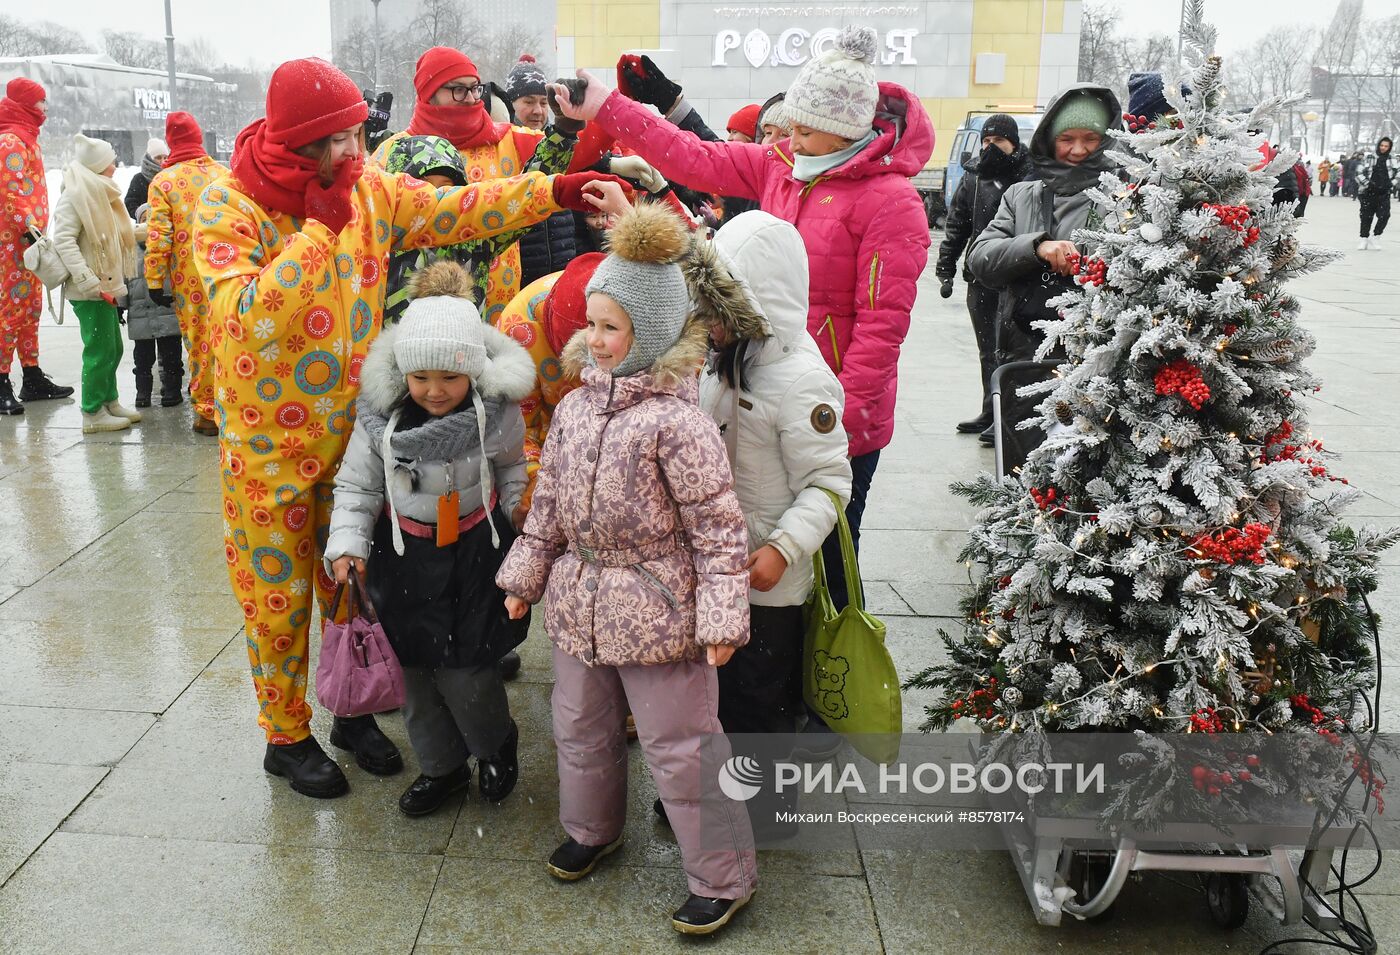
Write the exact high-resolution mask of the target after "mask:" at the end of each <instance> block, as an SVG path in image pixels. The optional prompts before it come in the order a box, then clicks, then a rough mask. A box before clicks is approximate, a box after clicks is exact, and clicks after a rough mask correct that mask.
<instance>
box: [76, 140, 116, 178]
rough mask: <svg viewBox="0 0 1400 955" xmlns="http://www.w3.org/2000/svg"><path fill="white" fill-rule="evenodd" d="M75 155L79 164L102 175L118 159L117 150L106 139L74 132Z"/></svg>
mask: <svg viewBox="0 0 1400 955" xmlns="http://www.w3.org/2000/svg"><path fill="white" fill-rule="evenodd" d="M73 150H74V156H73V158H74V159H76V160H77V161H78V163H79V165H82V166H86V167H87V168H88V169H91V170H92V171H93V172H95V173H97V174H98V175H101V174H102V173H104V172H106V171H107V167H108V166H110V165H112V163H114V162H116V161H117V151H116V150H115V149H113V148H112V144H111V143H109V142H107V140H105V139H92V138H91V137H89V136H84V135H83V134H82V133H74V134H73Z"/></svg>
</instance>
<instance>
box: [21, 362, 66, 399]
mask: <svg viewBox="0 0 1400 955" xmlns="http://www.w3.org/2000/svg"><path fill="white" fill-rule="evenodd" d="M72 396H73V389H72V388H69V387H68V386H67V385H56V384H54V382H53V379H52V378H50V377H49V376H48V375H46V374H44V370H43V369H42V368H40V367H39V366H38V365H32V366H29V367H26V368H25V369H24V384H23V385H21V386H20V389H19V400H20V401H48V400H50V399H53V398H71V397H72Z"/></svg>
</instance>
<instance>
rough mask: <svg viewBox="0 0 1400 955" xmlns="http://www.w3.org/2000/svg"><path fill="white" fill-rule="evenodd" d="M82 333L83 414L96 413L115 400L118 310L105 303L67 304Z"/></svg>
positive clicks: (119, 348)
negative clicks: (71, 308) (76, 318)
mask: <svg viewBox="0 0 1400 955" xmlns="http://www.w3.org/2000/svg"><path fill="white" fill-rule="evenodd" d="M68 304H69V305H72V306H73V314H74V315H77V316H78V327H79V328H80V329H81V330H82V334H83V397H82V402H81V406H82V409H83V413H84V414H96V413H97V412H98V411H100V410H102V406H103V405H105V404H107V402H109V401H116V400H117V365H119V364H120V363H121V360H122V336H121V330H120V328H121V326H120V324H119V323H118V321H117V307H116V306H115V305H108V304H107V303H106V302H102V301H98V302H69V303H68Z"/></svg>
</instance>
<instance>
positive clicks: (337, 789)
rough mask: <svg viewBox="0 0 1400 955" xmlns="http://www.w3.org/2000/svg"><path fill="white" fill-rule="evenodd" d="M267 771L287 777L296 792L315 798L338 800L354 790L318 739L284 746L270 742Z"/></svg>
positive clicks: (266, 757) (264, 762)
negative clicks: (337, 798) (338, 797)
mask: <svg viewBox="0 0 1400 955" xmlns="http://www.w3.org/2000/svg"><path fill="white" fill-rule="evenodd" d="M263 769H265V770H266V771H267V772H269V773H271V774H272V775H274V776H282V777H285V778H286V780H287V781H288V782H289V783H291V785H292V789H294V790H296V791H297V792H299V793H301V794H302V795H303V796H310V797H312V798H313V799H334V798H335V797H336V796H343V795H345V794H346V793H347V792H349V791H350V784H349V783H348V782H347V781H346V779H345V774H344V773H343V772H341V771H340V767H339V766H337V765H336V764H335V761H334V760H332V759H331V758H330V757H329V756H327V755H326V751H325V750H323V749H321V744H320V743H318V742H316V737H314V736H308V737H307V738H306V739H304V740H302V741H301V742H300V743H287V744H285V745H282V746H274V745H273V744H272V743H268V744H267V754H266V755H264V756H263Z"/></svg>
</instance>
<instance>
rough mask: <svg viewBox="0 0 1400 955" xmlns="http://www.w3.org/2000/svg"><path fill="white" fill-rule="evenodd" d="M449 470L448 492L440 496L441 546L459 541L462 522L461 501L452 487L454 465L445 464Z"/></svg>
mask: <svg viewBox="0 0 1400 955" xmlns="http://www.w3.org/2000/svg"><path fill="white" fill-rule="evenodd" d="M445 470H446V471H447V493H446V494H444V495H442V496H441V497H439V498H438V515H437V545H438V546H439V547H450V546H452V545H453V544H455V543H457V537H458V531H457V525H458V524H459V523H460V522H461V520H462V517H461V512H460V511H459V510H458V508H459V507H460V504H461V501H460V499H459V498H458V496H457V492H456V491H455V490H454V489H453V487H452V465H451V463H448V464H447V465H446V466H445Z"/></svg>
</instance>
